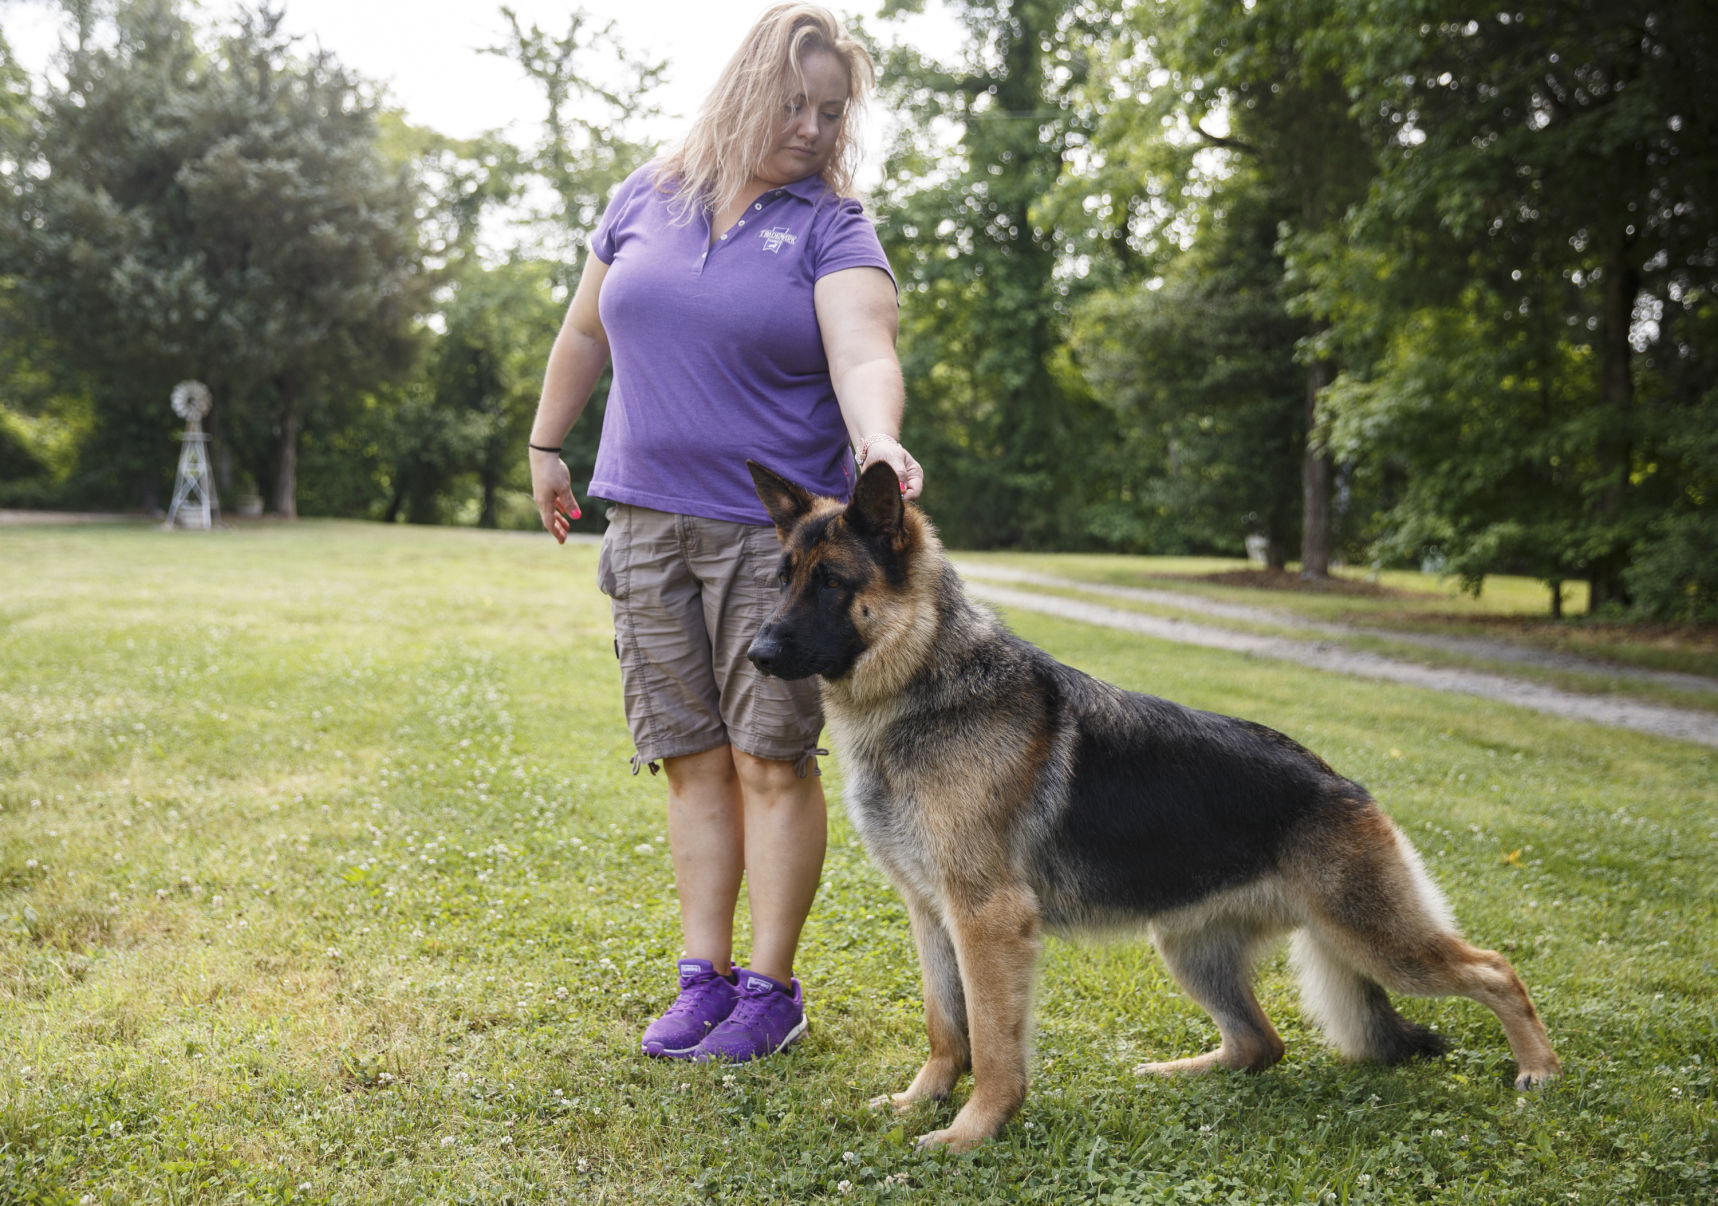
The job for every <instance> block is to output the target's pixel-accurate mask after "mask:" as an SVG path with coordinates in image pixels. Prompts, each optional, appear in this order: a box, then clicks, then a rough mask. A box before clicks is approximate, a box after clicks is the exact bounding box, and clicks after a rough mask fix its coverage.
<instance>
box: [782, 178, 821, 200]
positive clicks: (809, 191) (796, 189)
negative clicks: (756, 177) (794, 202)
mask: <svg viewBox="0 0 1718 1206" xmlns="http://www.w3.org/2000/svg"><path fill="white" fill-rule="evenodd" d="M770 191H771V192H775V193H786V194H787V195H788V196H790V197H797V198H799V199H800V200H801V201H809V202H811V203H812V204H813V205H815V204H817V202H818V201H819V200H820V199H821V198H822V197H824V196H825V195H826V194H827V193H828V192H829V186H828V185H827V184H825V183H824V182H823V177H822V176H807V177H806V178H805V179H804V180H795V181H794V182H793V183H792V184H784V185H782V186H781V187H780V188H778V189H771V190H770Z"/></svg>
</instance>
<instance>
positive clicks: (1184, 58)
mask: <svg viewBox="0 0 1718 1206" xmlns="http://www.w3.org/2000/svg"><path fill="white" fill-rule="evenodd" d="M1351 15H1352V14H1351V12H1350V10H1349V6H1348V5H1347V4H1346V3H1344V0H1281V2H1279V3H1271V4H1247V5H1234V4H1229V3H1224V2H1219V0H1173V2H1170V3H1160V4H1156V5H1147V6H1140V7H1139V8H1136V9H1135V10H1133V22H1134V29H1135V34H1136V38H1137V43H1136V45H1137V50H1136V53H1135V54H1134V56H1133V57H1132V60H1131V62H1132V65H1133V67H1134V71H1135V79H1134V80H1133V83H1134V86H1135V88H1136V90H1137V91H1138V92H1139V94H1140V95H1142V96H1143V97H1144V100H1143V101H1142V103H1140V104H1139V105H1135V106H1129V105H1124V106H1122V107H1121V108H1120V111H1119V112H1118V113H1117V114H1116V115H1115V116H1114V118H1113V119H1112V124H1114V125H1116V126H1117V127H1118V130H1119V134H1118V133H1108V132H1106V133H1102V134H1100V142H1102V143H1114V142H1115V141H1116V140H1117V138H1118V137H1121V138H1125V137H1128V136H1130V135H1133V136H1137V135H1138V134H1139V133H1140V132H1141V127H1142V125H1143V126H1144V127H1145V130H1146V131H1147V133H1146V137H1148V138H1155V139H1158V140H1164V141H1169V142H1170V143H1171V144H1172V145H1179V146H1181V147H1184V148H1198V149H1200V150H1201V151H1202V152H1203V159H1204V160H1205V162H1204V163H1203V164H1199V163H1187V162H1185V160H1186V155H1185V154H1183V156H1182V159H1183V162H1182V164H1181V165H1179V169H1178V170H1179V172H1180V173H1181V174H1182V177H1183V179H1182V180H1181V181H1179V182H1161V183H1160V184H1159V185H1158V189H1157V191H1158V193H1159V195H1160V196H1161V197H1163V198H1164V199H1165V201H1166V202H1167V205H1166V206H1164V207H1161V208H1166V209H1167V215H1165V216H1166V217H1167V218H1168V219H1169V220H1170V221H1174V222H1179V223H1181V224H1182V225H1184V226H1188V227H1191V228H1195V229H1197V228H1199V227H1200V226H1201V225H1202V222H1201V217H1202V216H1203V217H1204V218H1205V219H1207V220H1208V219H1209V218H1210V217H1211V216H1212V209H1213V207H1215V210H1216V212H1217V213H1218V214H1220V213H1221V209H1222V204H1223V203H1222V199H1221V198H1222V195H1223V193H1224V191H1225V190H1226V189H1227V188H1229V187H1230V186H1231V182H1232V181H1233V180H1235V179H1237V178H1240V177H1244V179H1245V181H1246V183H1245V184H1244V187H1246V188H1249V189H1255V190H1258V192H1259V197H1260V199H1261V200H1262V201H1263V203H1264V204H1265V206H1266V209H1267V212H1268V213H1269V215H1270V218H1271V220H1272V222H1273V223H1274V225H1275V228H1276V231H1277V236H1278V240H1279V244H1280V251H1281V253H1282V254H1283V256H1285V257H1287V258H1288V259H1289V260H1290V261H1292V257H1293V256H1294V254H1295V250H1296V248H1297V247H1299V246H1301V245H1303V244H1304V243H1306V242H1307V241H1308V240H1314V239H1318V238H1319V237H1321V236H1323V235H1324V234H1326V233H1327V232H1329V231H1330V230H1332V229H1333V228H1334V227H1335V226H1336V224H1337V223H1338V222H1339V221H1340V219H1341V218H1342V217H1343V216H1344V214H1345V213H1346V211H1347V210H1348V208H1349V207H1350V206H1351V205H1353V204H1355V203H1357V202H1358V201H1359V200H1361V199H1362V198H1363V197H1364V196H1365V191H1366V187H1367V183H1368V181H1369V179H1370V176H1371V171H1372V157H1371V154H1370V148H1369V146H1368V145H1367V142H1366V138H1365V130H1364V128H1363V127H1362V126H1361V124H1360V123H1359V122H1358V121H1356V120H1355V118H1354V116H1353V114H1352V112H1351V109H1350V100H1349V97H1348V94H1347V91H1346V88H1345V81H1344V78H1343V75H1342V60H1341V54H1340V42H1339V41H1338V40H1336V39H1335V38H1334V37H1333V32H1334V31H1337V30H1340V29H1342V28H1343V27H1344V24H1345V22H1346V21H1347V20H1349V19H1350V18H1351ZM1142 118H1143V119H1144V121H1143V122H1142ZM1153 127H1155V129H1154V128H1153ZM1166 131H1167V133H1165V132H1166ZM1177 132H1184V133H1185V135H1186V136H1184V137H1181V138H1176V137H1175V134H1176V133H1177ZM1241 161H1245V166H1244V167H1243V166H1242V162H1241ZM1173 162H1174V160H1173V159H1172V158H1171V159H1169V160H1167V161H1166V160H1165V159H1164V157H1163V156H1161V155H1158V156H1156V157H1155V159H1154V162H1153V163H1152V166H1153V167H1154V168H1155V169H1156V170H1157V171H1160V172H1161V171H1162V170H1163V168H1164V167H1165V166H1167V165H1168V164H1172V163H1173ZM1188 177H1194V178H1199V179H1203V180H1204V181H1205V182H1206V185H1205V187H1204V188H1202V189H1201V188H1190V187H1189V186H1188V181H1187V178H1188ZM1160 220H1162V218H1160ZM1218 220H1219V221H1221V220H1222V219H1221V218H1220V217H1219V218H1218ZM1303 288H1304V286H1303V285H1302V284H1300V283H1298V282H1297V281H1295V280H1294V279H1292V278H1290V277H1289V275H1288V272H1287V267H1286V265H1285V267H1284V274H1283V285H1282V296H1283V300H1284V301H1285V303H1286V304H1288V305H1290V306H1291V307H1293V308H1295V309H1296V310H1297V311H1298V312H1301V313H1303V315H1305V317H1304V318H1303V325H1302V328H1301V331H1300V335H1299V340H1298V343H1297V345H1296V348H1295V351H1294V356H1295V358H1296V359H1297V360H1298V361H1299V362H1300V364H1301V389H1300V393H1301V408H1302V417H1301V420H1300V422H1299V423H1298V427H1299V429H1300V431H1301V432H1302V433H1303V434H1302V437H1301V447H1300V455H1299V460H1300V479H1301V520H1300V533H1301V573H1302V574H1303V575H1304V576H1308V577H1324V576H1327V575H1328V574H1329V571H1330V563H1331V555H1332V513H1331V498H1332V487H1333V483H1334V477H1335V464H1334V460H1333V458H1332V456H1331V453H1330V450H1329V447H1328V443H1327V436H1326V424H1325V422H1324V416H1323V413H1322V409H1321V407H1322V400H1323V398H1324V395H1325V391H1326V390H1327V389H1328V387H1329V385H1330V383H1331V381H1332V380H1333V379H1334V376H1335V372H1336V367H1337V366H1336V364H1335V363H1334V361H1333V359H1332V356H1333V352H1334V345H1333V344H1332V342H1331V341H1330V340H1329V339H1328V338H1326V337H1325V332H1324V323H1323V321H1322V320H1321V319H1320V318H1318V317H1317V316H1316V315H1312V314H1306V312H1305V308H1304V306H1302V305H1300V304H1299V303H1298V301H1297V298H1298V295H1299V294H1300V293H1301V291H1302V289H1303Z"/></svg>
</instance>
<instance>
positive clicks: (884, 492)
mask: <svg viewBox="0 0 1718 1206" xmlns="http://www.w3.org/2000/svg"><path fill="white" fill-rule="evenodd" d="M905 512H906V504H905V503H903V502H902V501H901V479H900V478H898V477H896V476H895V467H894V466H893V465H891V464H889V462H887V461H877V462H876V463H875V464H873V465H872V466H871V467H870V468H869V469H867V470H865V472H864V473H862V474H860V476H859V488H858V489H857V490H855V491H853V501H852V502H851V503H850V504H848V507H847V522H848V523H849V524H851V525H852V527H853V530H854V531H856V532H859V533H862V534H864V535H867V536H875V537H879V538H881V539H882V540H883V541H884V542H885V543H887V544H888V545H889V546H890V547H891V548H892V547H894V546H895V545H896V544H898V543H899V541H900V538H901V526H902V524H903V523H904V522H905Z"/></svg>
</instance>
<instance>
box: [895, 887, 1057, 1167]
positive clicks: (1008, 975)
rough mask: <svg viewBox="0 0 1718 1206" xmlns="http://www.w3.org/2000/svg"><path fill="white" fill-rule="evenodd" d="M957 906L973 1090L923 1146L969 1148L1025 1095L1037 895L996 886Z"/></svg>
mask: <svg viewBox="0 0 1718 1206" xmlns="http://www.w3.org/2000/svg"><path fill="white" fill-rule="evenodd" d="M951 912H952V916H951V917H950V928H951V930H952V933H953V937H954V942H955V954H956V957H957V959H958V960H959V964H960V978H961V983H962V984H963V985H964V987H965V992H966V1009H967V1031H968V1034H969V1035H970V1037H971V1042H972V1096H971V1097H970V1098H968V1099H967V1102H966V1105H964V1106H962V1107H961V1110H960V1113H958V1114H956V1115H955V1118H954V1121H953V1122H952V1123H950V1124H949V1126H948V1127H947V1129H945V1130H940V1131H932V1132H930V1133H929V1134H926V1135H921V1136H920V1137H919V1146H920V1147H948V1148H951V1149H953V1150H954V1151H957V1152H964V1151H969V1150H970V1149H972V1148H974V1147H976V1146H977V1145H978V1144H980V1143H983V1142H984V1141H985V1140H986V1139H989V1138H990V1137H991V1136H993V1135H995V1134H996V1132H997V1131H999V1130H1001V1129H1002V1126H1003V1124H1004V1123H1006V1122H1007V1121H1008V1120H1009V1119H1010V1118H1012V1117H1013V1116H1014V1113H1015V1111H1017V1110H1018V1109H1019V1108H1020V1103H1021V1102H1023V1101H1024V1100H1025V1099H1026V1060H1027V1046H1028V1041H1027V1038H1028V1032H1029V1028H1030V1025H1031V1015H1032V978H1033V972H1034V970H1035V968H1036V966H1037V962H1038V950H1039V946H1040V943H1039V937H1038V907H1037V901H1036V899H1035V898H1034V897H1033V895H1032V893H1031V892H1030V891H1029V890H1028V889H1026V888H1024V887H1020V886H1016V885H1010V886H1006V887H1003V888H1000V889H995V888H993V890H991V891H990V893H989V895H988V896H986V897H985V898H984V899H982V900H981V901H975V902H974V903H973V904H972V905H971V907H966V908H963V907H961V906H960V905H958V904H957V905H956V906H955V907H954V909H953V910H951Z"/></svg>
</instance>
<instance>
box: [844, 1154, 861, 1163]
mask: <svg viewBox="0 0 1718 1206" xmlns="http://www.w3.org/2000/svg"><path fill="white" fill-rule="evenodd" d="M841 1160H842V1163H844V1164H857V1163H859V1156H858V1154H857V1153H854V1152H842V1153H841Z"/></svg>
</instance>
